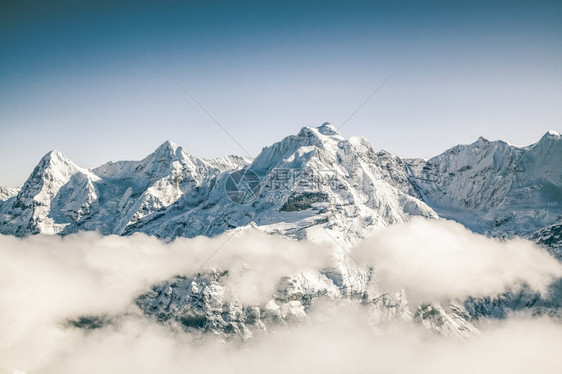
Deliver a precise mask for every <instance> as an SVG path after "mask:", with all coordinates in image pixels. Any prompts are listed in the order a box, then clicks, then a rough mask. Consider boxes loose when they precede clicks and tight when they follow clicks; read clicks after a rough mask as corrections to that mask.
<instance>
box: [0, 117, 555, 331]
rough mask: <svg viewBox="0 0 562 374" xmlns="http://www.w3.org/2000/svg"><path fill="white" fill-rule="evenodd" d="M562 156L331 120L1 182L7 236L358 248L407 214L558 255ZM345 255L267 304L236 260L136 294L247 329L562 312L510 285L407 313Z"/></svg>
mask: <svg viewBox="0 0 562 374" xmlns="http://www.w3.org/2000/svg"><path fill="white" fill-rule="evenodd" d="M561 165H562V140H561V137H560V135H559V134H558V133H556V132H553V131H551V132H548V133H547V134H545V135H544V136H543V138H542V139H540V141H539V142H537V143H535V144H533V145H530V146H527V147H517V146H514V145H510V144H508V143H506V142H503V141H494V142H490V141H487V140H485V139H483V138H480V139H478V140H477V141H476V142H475V143H473V144H470V145H458V146H455V147H453V148H451V149H449V150H448V151H446V152H444V153H443V154H441V155H439V156H436V157H434V158H431V159H429V160H421V159H408V160H404V159H401V158H400V157H397V156H394V155H392V154H390V153H389V152H386V151H381V152H375V151H374V150H373V148H372V147H371V145H370V144H369V143H368V142H367V141H366V140H365V139H363V138H351V139H344V138H343V137H342V136H341V134H340V133H339V132H338V131H337V130H336V129H335V128H334V127H333V126H332V125H330V124H328V123H325V124H323V125H321V126H319V127H316V128H309V127H305V128H303V129H302V130H301V131H300V132H299V133H298V134H296V135H291V136H288V137H286V138H284V139H282V140H281V141H279V142H277V143H275V144H273V145H271V146H269V147H265V148H264V149H263V150H262V152H261V153H260V154H259V155H258V156H257V157H256V158H255V159H253V160H252V159H248V158H243V157H237V156H229V157H222V158H218V159H213V160H202V159H198V158H196V157H193V156H191V155H189V154H187V153H186V152H185V151H184V150H183V149H182V148H181V147H179V146H177V145H175V144H173V143H170V142H166V143H164V144H162V145H161V146H160V147H159V148H158V149H157V150H156V151H155V152H154V153H152V154H150V155H149V156H147V157H146V158H145V159H143V160H140V161H119V162H110V163H107V164H105V165H102V166H100V167H97V168H93V169H83V168H80V167H78V166H77V165H75V164H74V163H72V162H71V161H70V160H68V159H67V158H66V157H65V156H64V155H62V154H61V153H59V152H56V151H53V152H49V153H48V154H47V155H46V156H45V157H43V159H42V160H41V161H40V162H39V164H38V165H37V167H36V168H35V169H34V171H33V172H32V174H31V176H30V177H29V179H28V180H27V181H26V182H25V184H24V185H23V186H22V187H21V188H19V189H9V188H0V233H1V234H6V235H16V236H20V237H21V236H26V235H32V234H37V233H44V234H59V235H66V234H70V233H74V232H77V231H83V230H95V231H98V232H100V233H101V234H104V235H107V234H117V235H129V234H132V233H136V232H143V233H146V234H149V235H153V236H156V237H159V238H163V239H166V240H168V239H173V238H176V237H194V236H197V235H206V236H215V235H219V234H222V233H224V232H226V231H229V230H232V229H236V228H241V227H246V226H248V225H251V226H254V227H258V228H259V229H261V230H264V231H266V232H270V233H276V234H281V235H284V236H289V237H292V238H295V239H305V238H306V239H310V240H313V241H314V240H320V239H324V240H326V238H330V237H331V238H332V239H333V240H335V241H336V242H338V244H339V245H341V246H342V247H343V248H349V247H351V246H352V245H353V244H354V243H356V242H357V241H358V240H359V239H361V238H363V237H365V236H367V235H368V234H369V233H370V232H373V231H375V230H378V229H381V228H384V227H387V226H389V225H392V224H394V223H400V222H405V221H407V220H408V219H409V217H411V216H424V217H429V218H436V219H438V218H439V217H445V218H450V219H453V220H456V221H458V222H460V223H462V224H464V225H465V226H467V227H469V228H470V229H472V230H474V231H477V232H480V233H484V234H487V235H492V236H499V237H505V236H515V235H517V236H524V237H528V238H531V239H532V240H534V241H536V242H537V243H539V244H541V245H543V246H545V247H547V248H548V249H549V250H550V251H551V253H552V254H553V255H554V256H556V257H557V258H558V259H559V260H560V259H562V257H561V254H560V253H561V252H560V251H561V250H560V249H561V248H562V241H561V239H560V237H561V222H562V167H561ZM326 235H328V236H326ZM339 255H340V257H341V266H340V267H339V268H337V269H324V270H320V271H317V272H313V271H311V272H307V273H300V274H292V275H291V274H287V276H286V277H285V278H283V279H282V280H281V282H280V284H279V287H278V290H277V292H276V293H275V294H274V295H272V297H271V299H270V300H268V301H267V302H264V303H263V304H260V305H243V304H242V303H240V301H239V300H238V299H237V298H236V290H231V289H228V287H226V286H225V279H228V276H229V273H228V269H223V270H220V271H219V270H202V272H200V273H199V274H186V275H182V276H178V277H176V278H173V279H170V280H168V281H166V282H164V283H162V284H158V285H155V286H154V287H152V289H151V290H150V291H149V292H147V293H145V294H143V295H141V296H140V297H139V298H138V300H137V305H138V306H139V307H140V308H141V309H142V310H143V311H144V312H145V313H146V314H147V315H149V316H151V317H152V318H154V319H156V320H158V321H160V322H162V323H166V324H172V325H177V326H181V327H182V328H183V329H185V330H187V331H205V332H211V333H214V334H217V335H219V336H221V337H225V338H230V337H236V338H241V339H243V340H244V339H248V338H249V337H251V336H252V335H254V334H259V333H262V332H266V331H268V329H270V328H271V326H274V325H279V324H281V325H282V324H286V323H289V322H293V323H295V322H296V323H298V322H303V321H305V320H306V319H307V313H308V312H309V310H310V308H311V307H313V305H314V304H315V303H317V302H318V301H319V300H324V299H325V300H330V301H332V302H349V303H351V304H353V305H362V306H365V307H366V308H367V309H368V310H369V313H368V318H369V322H370V323H371V325H372V326H373V328H374V329H376V330H377V331H382V330H384V328H385V326H389V325H392V324H393V323H396V322H397V321H398V322H401V323H419V324H421V325H423V326H425V327H426V328H428V329H429V330H431V331H435V332H436V333H439V334H445V335H450V336H458V337H466V336H468V335H470V334H473V333H475V332H476V331H477V330H476V328H475V327H474V325H473V324H472V322H473V321H477V320H478V319H480V318H483V317H486V318H489V317H501V316H502V315H505V314H506V313H508V312H509V311H511V310H520V309H521V308H527V309H531V310H533V312H534V313H542V314H550V315H553V314H554V315H558V314H556V313H559V312H558V311H559V310H560V300H562V296H561V294H560V291H559V290H560V285H559V284H557V285H555V286H554V287H553V289H552V292H551V295H549V296H548V297H547V298H541V297H539V296H537V295H533V294H526V293H522V294H518V295H514V294H509V293H508V294H505V295H502V296H501V297H499V298H497V299H469V300H467V301H458V302H452V303H450V304H448V305H440V304H428V305H419V306H414V308H413V309H412V310H411V311H410V309H409V307H408V304H407V300H406V295H404V294H403V293H400V294H397V295H394V296H391V295H388V294H386V293H385V292H382V290H380V289H378V288H377V287H376V284H373V280H372V273H371V270H368V269H362V268H358V267H357V266H354V265H353V264H352V263H349V261H346V259H345V255H344V252H343V251H342V252H341V253H339Z"/></svg>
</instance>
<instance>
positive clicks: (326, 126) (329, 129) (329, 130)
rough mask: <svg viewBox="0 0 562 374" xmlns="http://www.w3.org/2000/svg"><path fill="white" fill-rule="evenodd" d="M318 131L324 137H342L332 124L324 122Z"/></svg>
mask: <svg viewBox="0 0 562 374" xmlns="http://www.w3.org/2000/svg"><path fill="white" fill-rule="evenodd" d="M316 130H318V132H319V133H320V134H322V135H328V136H331V135H340V132H339V131H338V129H337V128H336V127H335V126H334V125H332V124H331V123H330V122H324V123H323V124H322V125H321V126H318V127H317V128H316Z"/></svg>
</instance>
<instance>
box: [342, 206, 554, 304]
mask: <svg viewBox="0 0 562 374" xmlns="http://www.w3.org/2000/svg"><path fill="white" fill-rule="evenodd" d="M352 255H353V256H354V258H356V259H357V260H358V261H359V262H361V263H363V264H365V265H368V266H373V267H374V269H375V275H376V277H377V280H378V281H379V282H380V283H381V284H383V285H385V287H386V288H387V289H389V290H396V289H400V288H405V289H406V291H407V294H408V296H409V299H411V300H412V299H414V300H417V301H420V302H431V301H436V300H447V299H461V300H462V299H465V298H466V297H467V296H474V297H482V296H496V295H498V294H501V293H502V292H505V291H506V290H509V289H511V290H514V291H515V290H518V289H520V288H521V287H522V286H523V285H525V284H526V285H528V286H529V287H530V288H531V289H533V290H535V291H538V292H541V293H546V291H547V288H548V286H549V285H550V284H551V283H552V282H553V281H554V280H555V279H557V278H560V277H561V276H562V265H561V264H560V263H559V262H558V261H556V260H555V259H554V258H553V257H552V256H551V255H550V254H549V253H548V252H547V251H546V250H544V249H542V248H540V247H538V246H536V245H535V244H533V243H531V242H530V241H527V240H523V239H513V240H506V241H501V240H498V239H491V238H488V237H485V236H482V235H478V234H475V233H473V232H471V231H469V230H468V229H466V228H465V227H464V226H462V225H461V224H458V223H456V222H453V221H446V220H427V219H423V218H417V217H416V218H413V219H412V220H411V221H410V222H408V223H405V224H401V225H394V226H391V227H389V228H387V229H385V230H381V231H379V232H377V233H375V234H374V235H373V236H371V237H369V238H367V239H366V240H364V241H363V242H362V243H361V244H360V245H358V246H357V247H356V248H354V249H353V251H352Z"/></svg>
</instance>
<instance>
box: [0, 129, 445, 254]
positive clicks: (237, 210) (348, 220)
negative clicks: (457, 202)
mask: <svg viewBox="0 0 562 374" xmlns="http://www.w3.org/2000/svg"><path fill="white" fill-rule="evenodd" d="M237 170H241V171H240V173H242V175H244V176H246V175H250V174H251V175H255V176H257V178H259V180H260V184H259V186H258V188H257V189H256V191H254V192H255V196H254V198H253V199H252V201H248V202H244V203H243V204H241V203H240V202H239V201H236V200H235V199H234V201H233V199H232V198H231V196H229V195H228V194H227V193H226V190H225V188H226V187H227V184H228V182H229V178H232V172H233V171H237ZM407 173H408V169H407V167H406V164H405V163H404V162H403V161H402V160H401V159H400V158H398V157H396V156H393V155H390V154H389V153H386V152H381V153H378V154H377V153H375V151H374V150H373V149H372V147H371V146H370V144H369V143H368V142H367V141H366V140H365V139H361V138H351V139H349V140H347V139H344V138H343V137H342V136H341V135H340V134H339V133H338V132H337V130H336V129H335V128H334V127H333V126H332V125H330V124H327V123H326V124H324V125H322V126H319V127H317V128H308V127H305V128H303V129H302V130H301V131H300V132H299V133H298V134H297V135H294V136H288V137H286V138H285V139H283V140H281V141H280V142H278V143H275V144H273V145H272V146H270V147H266V148H264V149H263V151H262V152H261V153H260V154H259V155H258V156H257V157H256V159H255V160H253V161H252V160H249V159H246V158H242V157H235V156H229V157H224V158H219V159H214V160H201V159H198V158H195V157H193V156H191V155H188V154H187V153H186V152H185V151H184V150H183V149H182V148H181V147H178V146H177V145H174V144H172V143H170V142H166V143H164V144H163V145H161V146H160V147H159V148H158V149H157V150H156V151H155V152H154V153H152V154H151V155H149V156H148V157H146V158H145V159H143V160H141V161H120V162H115V163H108V164H105V165H102V166H100V167H98V168H94V169H89V170H86V169H82V168H79V167H78V166H76V165H75V164H73V163H72V162H71V161H70V160H68V159H67V158H65V157H64V156H63V155H62V154H60V153H59V152H56V151H53V152H50V153H49V154H47V155H46V156H45V157H44V158H43V159H42V160H41V162H40V163H39V165H38V166H37V167H36V168H35V170H34V171H33V173H32V175H31V176H30V177H29V179H28V180H27V182H26V183H25V184H24V186H23V187H22V188H21V190H20V191H19V192H18V194H17V195H16V196H12V197H11V198H8V199H7V200H6V201H5V202H4V203H3V204H2V206H1V207H0V209H1V210H0V211H1V216H0V232H1V233H4V234H12V235H18V236H25V235H29V234H35V233H49V234H62V235H64V234H69V233H72V232H76V231H79V230H96V231H99V232H101V233H102V234H119V235H123V234H130V233H133V232H144V233H147V234H150V235H155V236H158V237H161V238H167V239H171V238H174V237H178V236H184V237H193V236H197V235H208V236H213V235H217V234H221V233H223V232H225V231H227V230H229V229H232V228H235V227H241V226H245V225H248V224H255V225H257V226H259V227H261V228H262V229H264V230H266V231H270V232H278V233H281V234H284V235H289V236H293V237H296V238H304V237H311V238H313V237H314V235H316V234H315V230H317V229H318V228H319V227H323V228H326V229H331V230H332V231H333V232H334V233H335V234H334V235H337V236H340V237H341V238H340V239H341V240H342V241H346V242H350V243H351V242H353V241H354V240H356V239H357V238H360V237H363V236H364V235H366V233H367V232H369V231H371V230H374V229H378V228H382V227H386V226H388V225H391V224H393V223H397V222H404V221H406V220H407V219H408V217H409V216H410V215H422V216H425V217H434V218H437V214H436V213H435V212H434V211H433V210H432V209H431V208H430V207H429V206H428V205H427V204H425V203H424V202H423V201H422V200H421V196H420V195H419V194H418V192H417V190H416V187H415V186H414V185H413V184H412V183H411V182H410V176H409V175H408V174H407ZM343 233H346V234H347V235H346V236H345V237H344V236H343V235H342V234H343Z"/></svg>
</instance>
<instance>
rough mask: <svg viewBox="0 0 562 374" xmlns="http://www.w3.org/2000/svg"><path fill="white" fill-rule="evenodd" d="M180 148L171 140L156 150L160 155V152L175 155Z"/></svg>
mask: <svg viewBox="0 0 562 374" xmlns="http://www.w3.org/2000/svg"><path fill="white" fill-rule="evenodd" d="M178 148H180V146H179V145H177V144H176V143H174V142H171V141H169V140H166V141H165V142H164V143H162V144H161V145H160V146H159V147H158V148H156V152H158V153H160V152H166V153H173V154H175V153H176V151H177V150H178Z"/></svg>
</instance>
